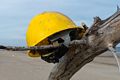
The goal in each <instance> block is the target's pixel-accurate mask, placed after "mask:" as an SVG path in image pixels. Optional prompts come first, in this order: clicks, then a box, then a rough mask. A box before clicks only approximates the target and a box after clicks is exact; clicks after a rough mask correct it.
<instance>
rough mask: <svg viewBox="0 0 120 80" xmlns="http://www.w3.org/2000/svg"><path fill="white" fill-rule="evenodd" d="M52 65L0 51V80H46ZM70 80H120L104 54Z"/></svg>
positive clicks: (110, 61)
mask: <svg viewBox="0 0 120 80" xmlns="http://www.w3.org/2000/svg"><path fill="white" fill-rule="evenodd" d="M53 67H54V64H50V63H46V62H44V61H43V60H41V59H40V58H30V57H28V56H26V54H25V52H12V51H3V50H1V51H0V80H47V78H48V76H49V73H50V71H51V70H52V68H53ZM71 80H120V73H119V72H118V67H117V64H116V61H115V59H114V58H113V57H112V56H111V53H110V52H106V53H104V54H102V55H100V56H99V57H96V58H95V59H94V61H92V62H91V63H88V64H87V65H85V66H84V67H83V68H82V69H81V70H79V71H78V72H77V73H76V74H75V75H74V76H73V77H72V79H71Z"/></svg>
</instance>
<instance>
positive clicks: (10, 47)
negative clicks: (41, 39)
mask: <svg viewBox="0 0 120 80" xmlns="http://www.w3.org/2000/svg"><path fill="white" fill-rule="evenodd" d="M60 46H61V45H42V46H33V47H17V46H3V45H0V49H4V50H11V51H26V50H39V51H44V50H49V49H57V48H59V47H60Z"/></svg>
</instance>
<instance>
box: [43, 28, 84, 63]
mask: <svg viewBox="0 0 120 80" xmlns="http://www.w3.org/2000/svg"><path fill="white" fill-rule="evenodd" d="M80 30H82V29H79V30H77V29H73V30H66V31H63V32H59V33H56V34H54V35H52V36H50V37H48V41H49V42H50V43H51V44H53V45H61V46H60V47H59V48H57V49H54V50H50V51H47V52H46V54H44V55H41V58H42V59H43V60H45V61H47V62H48V63H58V62H59V59H60V58H61V57H62V56H64V55H65V53H66V52H67V51H68V46H69V43H70V41H72V40H75V39H80V38H81V36H79V31H80Z"/></svg>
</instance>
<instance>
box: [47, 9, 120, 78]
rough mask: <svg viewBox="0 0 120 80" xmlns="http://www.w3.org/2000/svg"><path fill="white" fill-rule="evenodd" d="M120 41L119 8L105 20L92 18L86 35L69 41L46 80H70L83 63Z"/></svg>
mask: <svg viewBox="0 0 120 80" xmlns="http://www.w3.org/2000/svg"><path fill="white" fill-rule="evenodd" d="M119 42H120V10H119V9H118V10H117V12H116V13H114V14H113V15H112V16H110V17H109V18H107V19H105V20H101V19H100V18H99V17H95V18H94V23H93V25H92V26H91V28H90V29H89V31H88V33H87V35H85V36H84V37H83V38H82V39H81V40H76V41H74V42H71V44H70V47H69V51H68V52H67V53H66V54H65V56H64V57H62V59H61V60H60V62H59V63H58V64H56V66H55V67H54V68H53V70H52V71H51V73H50V76H49V79H48V80H70V78H71V77H72V76H73V75H74V74H75V73H76V72H77V71H78V70H80V69H81V68H82V67H83V66H84V65H85V64H87V63H89V62H91V61H92V60H93V59H94V58H95V57H96V56H98V55H100V54H102V53H103V52H105V51H107V50H108V47H109V45H112V47H115V46H116V45H117V44H118V43H119Z"/></svg>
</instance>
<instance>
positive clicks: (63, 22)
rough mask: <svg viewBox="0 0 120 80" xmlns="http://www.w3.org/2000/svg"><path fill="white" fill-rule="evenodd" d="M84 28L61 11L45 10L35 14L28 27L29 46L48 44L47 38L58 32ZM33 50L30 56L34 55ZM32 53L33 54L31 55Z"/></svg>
mask: <svg viewBox="0 0 120 80" xmlns="http://www.w3.org/2000/svg"><path fill="white" fill-rule="evenodd" d="M75 28H82V27H77V26H76V25H75V23H74V22H73V21H72V20H71V19H70V18H68V17H67V16H65V15H63V14H62V13H59V12H54V11H51V12H43V13H41V14H38V15H37V16H35V17H34V18H33V19H32V20H31V22H30V24H29V27H28V30H27V33H26V41H27V45H28V46H38V45H44V44H48V41H47V38H48V37H49V36H51V35H53V34H55V33H57V32H60V31H63V30H67V29H75ZM32 53H34V52H32V51H31V53H30V54H29V56H33V54H32ZM31 54H32V55H31ZM38 55H39V54H36V56H38Z"/></svg>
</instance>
